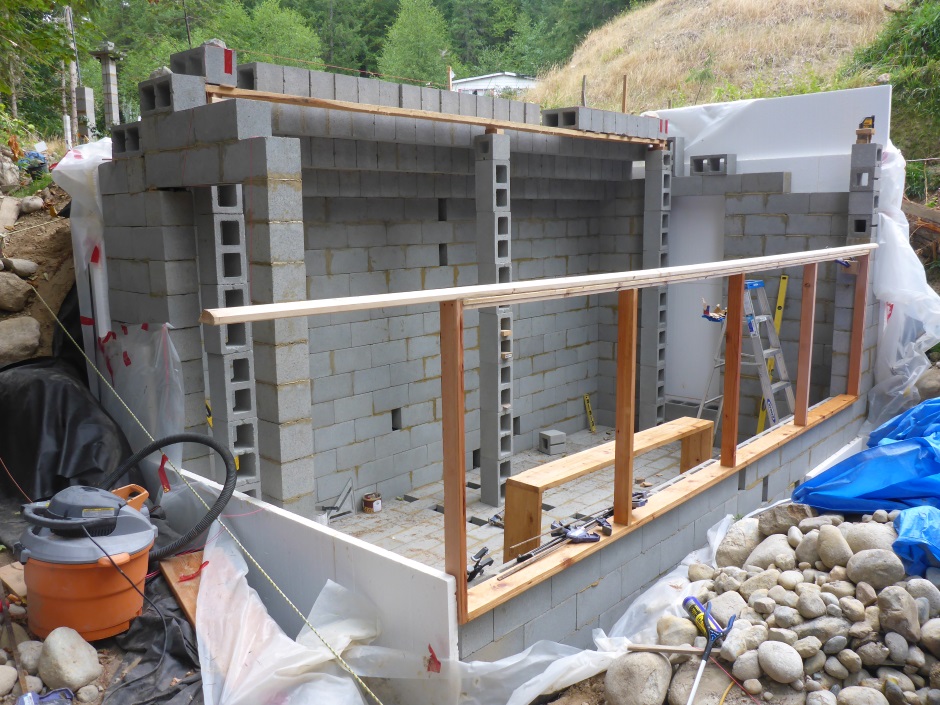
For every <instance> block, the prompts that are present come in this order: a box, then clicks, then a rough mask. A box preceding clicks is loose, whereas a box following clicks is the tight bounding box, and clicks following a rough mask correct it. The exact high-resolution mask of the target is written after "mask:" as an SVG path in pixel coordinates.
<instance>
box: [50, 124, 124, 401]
mask: <svg viewBox="0 0 940 705" xmlns="http://www.w3.org/2000/svg"><path fill="white" fill-rule="evenodd" d="M110 160H111V139H110V138H105V139H102V140H98V141H97V142H90V143H88V144H83V145H81V146H79V147H75V148H74V149H70V150H69V151H68V152H66V154H65V156H64V157H62V159H61V160H60V161H59V163H58V165H57V166H56V167H55V169H53V170H52V180H53V181H55V182H56V183H57V184H58V185H59V186H60V187H62V188H63V189H64V190H65V191H66V192H67V193H68V194H69V195H70V196H71V197H72V207H71V215H70V222H71V227H72V257H73V259H74V260H75V284H76V287H77V288H78V304H79V309H80V310H81V314H82V316H83V317H84V318H86V319H89V320H91V321H93V325H83V326H82V334H83V343H84V346H85V352H86V353H87V355H88V357H90V358H91V359H92V360H94V361H95V364H96V365H99V368H100V365H101V364H102V363H103V360H102V356H101V354H100V349H99V347H98V344H97V343H98V341H99V340H101V339H102V338H104V337H105V336H106V335H107V334H108V332H109V331H110V330H111V309H110V306H109V303H108V272H107V268H106V267H105V261H106V260H105V251H104V219H103V217H102V209H101V193H100V191H99V189H98V167H99V166H100V165H101V164H102V163H104V162H106V161H110ZM88 384H89V386H90V388H91V390H92V392H93V393H95V394H98V378H97V376H96V375H95V373H94V371H92V370H90V369H89V370H88ZM99 398H100V397H99Z"/></svg>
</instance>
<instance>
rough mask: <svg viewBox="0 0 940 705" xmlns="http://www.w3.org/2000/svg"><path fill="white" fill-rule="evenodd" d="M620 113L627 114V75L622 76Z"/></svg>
mask: <svg viewBox="0 0 940 705" xmlns="http://www.w3.org/2000/svg"><path fill="white" fill-rule="evenodd" d="M620 112H622V113H625V112H627V74H624V75H623V97H622V98H621V99H620Z"/></svg>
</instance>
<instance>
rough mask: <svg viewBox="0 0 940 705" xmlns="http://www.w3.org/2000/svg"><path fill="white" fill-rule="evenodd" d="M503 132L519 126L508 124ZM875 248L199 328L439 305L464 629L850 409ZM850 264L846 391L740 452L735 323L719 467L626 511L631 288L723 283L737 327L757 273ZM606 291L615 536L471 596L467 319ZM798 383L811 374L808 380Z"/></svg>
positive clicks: (447, 460)
mask: <svg viewBox="0 0 940 705" xmlns="http://www.w3.org/2000/svg"><path fill="white" fill-rule="evenodd" d="M310 100H314V99H310ZM327 102H329V101H327ZM509 129H515V126H513V127H511V128H509ZM876 248H877V245H875V244H867V243H866V244H861V245H853V246H848V247H837V248H831V249H826V250H813V251H809V252H798V253H792V254H787V255H774V256H769V257H756V258H752V259H744V260H732V261H727V262H712V263H706V264H698V265H685V266H680V267H665V268H660V269H650V270H641V271H637V272H618V273H614V274H598V275H588V276H581V277H566V278H557V279H541V280H535V281H526V282H516V283H510V284H488V285H480V286H471V287H460V288H451V289H436V290H430V291H418V292H407V293H401V294H377V295H371V296H354V297H347V298H343V299H325V300H321V301H295V302H287V303H279V304H263V305H254V306H242V307H237V308H228V309H212V310H207V311H203V313H202V316H201V317H200V321H201V322H203V323H208V324H211V325H223V324H228V323H238V322H250V321H262V320H273V319H278V318H290V317H296V316H311V315H322V314H327V313H344V312H350V311H363V310H369V309H377V308H390V307H397V306H409V305H414V304H428V303H438V304H439V305H440V314H441V400H442V412H443V413H442V417H443V420H442V428H443V445H444V463H443V466H444V467H443V474H444V538H445V569H446V571H447V572H448V573H449V574H451V575H452V576H453V577H454V579H455V581H456V603H457V618H458V621H459V622H460V623H461V624H464V623H466V622H467V621H469V620H472V619H474V618H475V617H478V616H480V615H481V614H484V613H485V612H488V611H490V610H492V609H493V608H494V607H496V606H497V605H499V604H501V603H503V602H505V601H507V600H509V599H511V598H512V597H515V596H517V595H519V594H521V593H522V592H524V591H525V590H526V589H527V588H528V587H530V586H532V585H534V584H536V583H539V582H542V581H543V580H546V579H548V578H550V577H551V576H552V575H554V574H556V573H558V572H559V571H561V570H563V569H564V568H565V567H567V566H568V565H571V564H572V563H575V562H577V561H579V560H581V559H583V558H585V557H587V556H588V555H590V554H591V553H594V552H595V551H598V550H601V549H602V548H604V547H605V546H607V545H609V544H610V542H611V541H616V540H617V539H618V538H620V537H622V536H624V535H626V534H627V533H629V532H631V531H635V530H636V529H637V528H638V527H640V526H642V525H643V524H645V523H647V522H649V521H652V520H653V519H655V518H656V517H658V516H661V515H662V514H664V513H665V512H667V511H669V510H671V509H674V508H676V507H678V506H679V505H681V504H682V503H683V502H684V501H686V500H688V499H690V498H692V497H694V496H695V495H697V494H698V493H700V492H702V491H704V490H706V489H708V488H709V487H711V486H713V485H715V484H716V483H718V482H721V481H722V480H724V479H727V478H728V477H731V476H732V475H734V474H735V473H736V472H738V471H739V470H741V469H742V468H744V467H745V466H747V465H748V464H750V463H752V462H755V461H756V460H758V459H760V458H762V457H764V456H766V455H767V454H768V453H771V452H773V451H774V450H776V449H778V448H780V446H782V445H783V444H785V443H786V442H788V441H789V440H791V439H793V438H794V437H796V436H798V435H800V434H801V433H804V432H805V431H807V430H808V429H810V428H812V427H813V426H815V425H817V424H819V423H822V422H823V421H825V420H826V419H828V418H831V417H832V416H833V415H835V414H837V413H839V412H840V411H842V410H844V409H846V408H848V407H849V406H850V405H851V404H852V403H853V402H855V401H856V400H857V398H858V391H859V388H860V384H861V381H860V380H861V358H862V352H863V350H862V345H863V342H864V328H865V305H866V301H867V286H868V267H869V255H870V253H871V252H872V251H873V250H874V249H876ZM849 258H858V261H859V274H858V276H859V278H858V281H857V283H856V289H855V312H854V319H853V324H852V334H851V350H850V357H849V383H848V390H849V393H848V394H845V395H841V396H838V397H834V398H830V399H828V400H826V401H824V402H822V403H821V404H819V405H817V406H816V407H815V408H812V409H809V410H808V411H807V413H806V418H805V424H804V425H797V424H796V423H794V422H793V421H791V422H788V423H784V424H781V425H779V426H777V427H775V428H773V429H771V430H770V431H769V432H767V433H766V434H763V435H762V436H760V437H757V438H755V439H752V440H751V441H750V442H748V443H745V444H744V445H742V446H741V447H738V445H737V425H738V421H737V419H738V392H739V389H740V379H739V373H740V360H741V355H740V352H741V338H742V329H741V326H740V325H728V326H727V331H728V332H727V338H726V355H725V357H726V366H725V404H724V415H723V417H722V423H723V432H722V446H721V460H720V462H714V463H711V464H705V465H703V466H702V467H700V468H698V469H697V470H696V471H695V472H691V473H686V474H684V475H682V476H681V477H680V478H679V479H678V480H677V481H676V482H675V483H673V484H672V485H670V486H669V487H668V488H666V489H664V490H662V491H660V492H657V493H656V494H654V495H653V496H651V497H650V499H649V501H648V502H647V504H646V505H645V506H643V507H640V508H639V509H637V510H635V511H631V510H630V508H631V507H632V502H631V494H632V484H633V483H632V473H631V469H632V463H633V457H632V456H634V455H635V454H636V452H637V447H636V446H637V443H636V438H635V437H634V434H633V423H632V419H633V408H632V403H631V401H630V400H631V399H632V394H630V390H635V381H634V380H633V377H634V375H635V362H636V300H637V294H636V290H638V289H642V288H645V287H649V286H660V285H663V284H671V283H679V282H693V281H704V280H708V279H716V278H721V277H729V293H728V313H727V315H728V320H729V321H732V322H737V321H740V320H742V318H743V297H744V275H745V273H748V272H750V273H757V272H760V271H767V270H774V269H781V268H785V267H792V266H807V265H815V263H818V262H827V261H832V260H835V259H849ZM807 271H808V270H807ZM810 279H811V278H810V277H805V280H806V281H809V280H810ZM812 279H815V277H812ZM614 291H617V292H620V297H619V301H620V312H619V329H618V348H619V351H618V375H617V378H618V381H617V391H618V394H617V409H616V412H615V413H616V417H617V437H616V440H615V441H614V458H613V462H614V465H615V468H616V470H615V473H616V474H615V477H616V480H615V500H614V501H615V507H617V506H619V509H620V511H619V514H615V523H614V526H613V533H612V535H611V536H609V537H603V538H602V539H601V541H599V542H597V543H589V544H569V545H566V546H564V547H562V548H561V549H559V550H557V551H554V552H553V553H551V554H550V555H547V556H546V557H545V558H544V559H542V560H539V561H537V562H536V563H534V564H532V565H531V566H527V567H525V568H523V569H522V570H520V571H518V572H517V573H515V574H514V575H511V576H509V577H508V578H506V579H505V580H501V581H496V580H493V579H491V580H487V581H485V582H483V583H481V584H478V585H475V586H474V587H472V588H470V589H469V590H468V588H467V573H466V563H467V555H466V553H467V551H466V531H467V526H466V487H465V483H466V453H465V433H464V387H463V312H464V310H466V309H471V308H482V307H486V306H496V305H506V304H512V303H523V302H527V301H543V300H548V299H557V298H566V297H570V296H587V295H590V294H599V293H605V292H614ZM804 306H805V303H804ZM805 321H806V317H805V316H804V319H803V323H804V325H805ZM801 360H802V358H801ZM807 364H808V363H807ZM802 366H803V363H802V362H801V369H802ZM806 369H808V367H807V368H806ZM804 372H805V370H804ZM802 376H803V377H807V376H808V373H807V374H804V375H802ZM627 378H629V379H627ZM801 420H803V419H801ZM709 445H710V444H709ZM710 450H711V449H710V447H709V448H705V444H704V442H700V443H699V446H698V447H697V448H691V447H690V449H689V450H688V452H686V451H683V465H685V464H686V463H687V462H692V460H693V459H694V458H700V459H701V458H704V457H707V455H710ZM624 455H626V457H624ZM572 462H573V461H572ZM607 464H609V462H608V463H607ZM535 491H537V490H535ZM528 499H531V498H528ZM625 504H626V506H625ZM513 506H514V505H512V504H510V502H509V501H508V500H507V505H506V511H507V512H509V511H512V510H513ZM533 513H534V512H533Z"/></svg>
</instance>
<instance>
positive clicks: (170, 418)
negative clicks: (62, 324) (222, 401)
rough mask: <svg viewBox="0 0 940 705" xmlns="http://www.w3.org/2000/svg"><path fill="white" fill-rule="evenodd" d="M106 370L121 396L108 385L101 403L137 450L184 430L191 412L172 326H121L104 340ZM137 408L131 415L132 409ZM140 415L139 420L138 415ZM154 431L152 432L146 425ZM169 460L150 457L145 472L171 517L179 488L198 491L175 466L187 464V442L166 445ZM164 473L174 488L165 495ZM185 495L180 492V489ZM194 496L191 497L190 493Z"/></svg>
mask: <svg viewBox="0 0 940 705" xmlns="http://www.w3.org/2000/svg"><path fill="white" fill-rule="evenodd" d="M102 350H103V351H104V354H105V368H104V369H103V370H102V371H103V372H105V373H106V374H107V375H108V376H109V377H110V378H111V379H110V382H111V384H112V385H113V386H114V389H115V390H116V391H117V393H118V395H119V396H120V399H118V398H116V397H115V396H114V394H113V393H112V392H111V391H110V390H109V389H103V390H102V393H101V403H102V405H103V406H104V407H105V409H107V410H108V413H110V414H111V416H112V418H114V419H115V420H116V421H117V422H118V424H119V425H120V426H121V429H122V430H123V431H124V434H125V436H127V440H128V442H129V443H130V445H131V449H132V450H134V451H136V450H138V449H140V448H143V447H144V446H145V445H147V444H148V443H150V442H151V438H150V436H153V438H166V437H167V436H172V435H175V434H178V433H182V432H183V427H184V423H185V421H184V420H185V410H184V406H183V403H184V401H183V366H182V363H181V362H180V358H179V355H178V354H177V352H176V348H175V347H174V346H173V342H172V341H171V340H170V334H169V326H168V325H166V324H164V325H162V326H148V325H147V324H144V325H140V326H121V327H120V329H119V330H117V331H116V332H114V333H109V334H108V335H107V336H105V340H104V342H103V344H102ZM125 404H126V405H127V407H129V408H130V410H131V411H132V412H133V416H131V414H129V413H128V411H127V408H125V406H124V405H125ZM134 417H136V419H135V418H134ZM141 424H143V426H144V428H146V429H147V431H148V432H149V433H150V435H149V436H148V435H147V433H146V432H145V431H144V428H141ZM164 452H165V453H166V456H167V459H168V462H167V463H162V457H161V454H160V453H154V454H153V455H151V456H149V457H147V458H145V459H144V460H143V461H141V463H140V469H141V470H142V471H143V473H144V486H145V487H146V488H147V491H148V492H150V497H151V499H152V500H153V501H154V503H157V504H160V503H161V500H162V499H165V500H166V501H163V502H162V503H163V506H164V508H165V509H167V511H168V514H169V515H170V517H169V518H170V519H172V518H173V516H172V506H173V501H174V490H181V492H184V493H185V494H186V495H190V496H191V495H192V493H191V492H190V491H189V490H188V489H187V488H186V487H185V485H184V484H183V481H182V480H181V479H180V478H179V475H177V474H176V472H174V470H173V468H180V467H182V462H183V446H182V445H174V446H168V447H167V448H165V449H164ZM161 464H162V465H163V472H164V473H165V476H166V478H167V480H168V485H167V486H168V487H170V491H169V492H168V493H167V494H166V495H165V497H164V488H163V486H162V483H161V481H160V478H159V476H158V472H159V469H160V467H161ZM176 494H180V493H176ZM187 499H189V497H187Z"/></svg>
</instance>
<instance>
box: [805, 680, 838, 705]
mask: <svg viewBox="0 0 940 705" xmlns="http://www.w3.org/2000/svg"><path fill="white" fill-rule="evenodd" d="M813 682H814V683H815V681H813ZM806 705H836V696H835V695H833V694H832V693H830V692H829V691H828V690H816V691H813V692H812V693H809V694H808V695H807V696H806Z"/></svg>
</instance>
